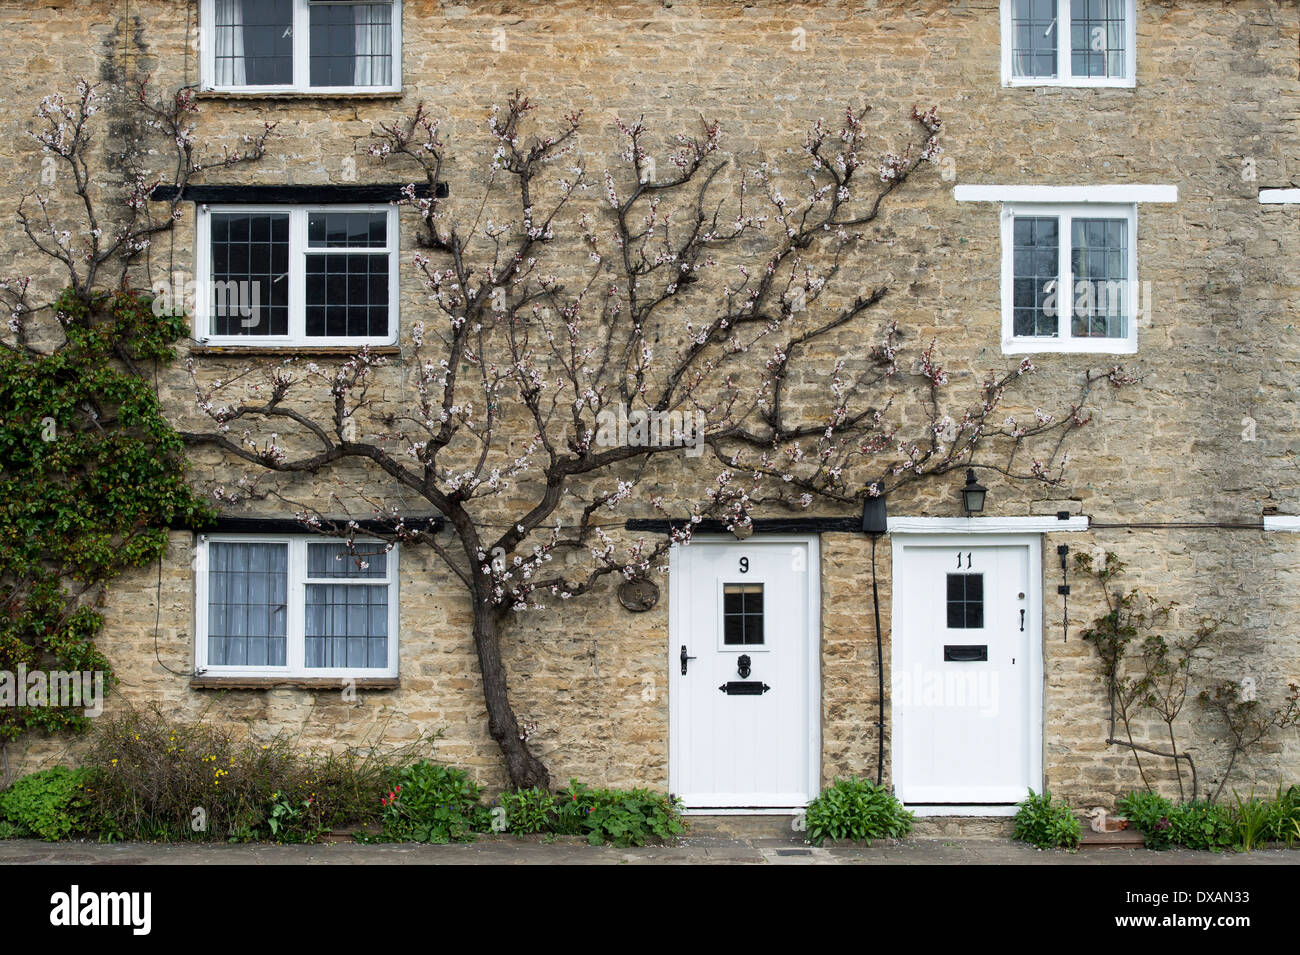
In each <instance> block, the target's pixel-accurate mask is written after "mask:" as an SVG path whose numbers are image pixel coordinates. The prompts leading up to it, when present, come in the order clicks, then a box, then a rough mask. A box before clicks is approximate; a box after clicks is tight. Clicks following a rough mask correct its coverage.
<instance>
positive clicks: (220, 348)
mask: <svg viewBox="0 0 1300 955" xmlns="http://www.w3.org/2000/svg"><path fill="white" fill-rule="evenodd" d="M361 348H362V346H361V345H355V346H353V345H194V346H193V347H191V348H190V354H191V355H202V356H207V357H213V358H217V357H225V358H235V357H239V356H247V355H266V356H271V357H284V356H294V355H303V356H311V355H317V356H325V357H329V356H331V355H345V356H348V357H351V356H353V355H355V354H357V352H359V351H361ZM369 352H370V354H372V355H401V354H402V349H401V347H400V346H398V345H371V346H370V348H369Z"/></svg>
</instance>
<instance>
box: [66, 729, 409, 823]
mask: <svg viewBox="0 0 1300 955" xmlns="http://www.w3.org/2000/svg"><path fill="white" fill-rule="evenodd" d="M423 742H424V741H420V743H423ZM420 743H416V744H411V745H409V746H403V747H400V748H398V749H395V750H393V751H391V752H380V751H379V750H378V749H377V748H371V749H369V750H365V751H361V752H346V753H306V752H300V751H298V749H297V747H295V746H294V745H293V741H292V740H291V739H289V738H288V737H286V736H277V737H275V738H274V739H271V740H269V741H265V742H264V741H261V740H254V739H236V738H234V737H233V736H232V735H231V733H230V732H229V731H227V730H226V729H224V728H222V727H217V726H213V725H210V724H206V723H204V722H202V721H197V722H181V721H176V720H172V719H169V718H168V717H167V716H165V715H163V714H162V713H161V712H160V711H159V710H158V709H157V708H153V709H149V710H143V711H137V712H130V713H127V714H125V715H123V716H121V717H118V718H116V719H112V720H108V721H106V722H104V723H103V724H102V725H101V726H99V727H98V728H97V732H96V734H95V738H94V743H93V746H92V748H91V751H90V754H89V758H88V766H89V769H90V771H91V775H90V779H89V781H88V784H87V789H88V790H90V797H91V801H92V809H93V812H94V816H95V818H96V820H97V823H96V824H97V825H98V826H99V831H100V838H101V839H107V840H113V839H145V840H163V841H207V840H214V839H217V840H226V839H229V840H230V841H232V842H250V841H255V840H259V839H274V840H276V841H280V842H303V841H311V840H314V839H316V838H317V837H318V836H319V834H320V833H321V832H325V831H329V830H331V829H348V828H359V827H364V826H368V825H374V824H378V823H379V821H380V818H381V807H380V805H379V799H378V796H379V794H380V793H382V792H387V791H388V789H389V788H390V785H389V783H390V777H391V775H392V773H393V772H394V771H395V768H396V767H397V766H400V765H403V764H405V763H407V762H409V760H410V758H411V756H412V754H413V753H414V751H415V749H416V747H417V746H420ZM277 806H280V808H279V810H278V814H277V808H276V807H277ZM196 810H198V812H197V813H196ZM272 820H274V823H275V824H274V825H272Z"/></svg>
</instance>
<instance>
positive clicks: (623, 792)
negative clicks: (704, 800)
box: [554, 779, 686, 847]
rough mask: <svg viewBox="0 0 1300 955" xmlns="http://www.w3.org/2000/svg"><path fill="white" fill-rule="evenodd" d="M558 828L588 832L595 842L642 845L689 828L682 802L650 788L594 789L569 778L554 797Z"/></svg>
mask: <svg viewBox="0 0 1300 955" xmlns="http://www.w3.org/2000/svg"><path fill="white" fill-rule="evenodd" d="M554 820H555V821H554V826H555V831H556V832H558V833H561V834H580V835H586V837H587V841H588V842H589V843H591V844H592V845H597V846H598V845H600V844H601V843H603V842H612V843H613V844H614V845H616V846H625V847H626V846H643V845H645V844H646V843H647V842H648V841H649V840H650V839H652V838H653V839H660V840H668V839H672V838H673V837H675V836H677V835H680V834H681V833H682V832H685V831H686V827H685V826H684V825H683V824H682V818H681V802H680V801H679V800H678V799H676V798H675V797H673V796H669V795H667V794H665V793H659V792H654V791H652V790H649V789H591V788H590V787H588V786H586V785H584V784H583V783H580V782H578V781H577V780H574V779H570V780H569V785H568V788H567V789H562V790H560V791H559V793H557V794H556V797H555V811H554Z"/></svg>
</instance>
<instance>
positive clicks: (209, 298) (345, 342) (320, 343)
mask: <svg viewBox="0 0 1300 955" xmlns="http://www.w3.org/2000/svg"><path fill="white" fill-rule="evenodd" d="M232 212H233V213H239V212H249V213H288V214H289V332H288V334H287V335H214V334H213V333H212V324H211V322H212V309H213V308H214V306H215V305H216V296H215V288H214V286H213V281H212V215H213V213H232ZM313 212H368V213H375V212H383V213H385V214H386V215H387V216H388V228H387V239H388V242H387V245H385V246H384V248H382V249H380V248H370V247H365V248H363V247H360V246H358V247H356V248H350V249H337V248H336V249H320V250H317V251H312V252H308V248H307V217H308V215H309V214H310V213H313ZM195 221H196V225H195V228H196V229H197V235H196V241H195V243H194V246H195V263H194V274H195V275H197V276H199V278H200V283H199V287H200V288H201V289H202V290H203V292H204V294H203V296H202V301H196V302H195V307H194V312H195V314H194V337H195V340H197V341H198V342H200V343H201V344H204V345H219V346H221V347H245V348H314V347H330V346H346V347H357V346H360V345H394V344H396V343H397V335H398V327H399V326H398V301H399V299H400V295H399V294H398V275H399V271H398V270H399V265H400V261H401V244H400V241H399V240H400V236H399V235H398V223H399V218H398V208H397V205H396V204H394V203H374V204H369V205H357V204H347V205H345V204H333V203H317V204H306V205H288V204H278V205H262V204H258V205H253V204H230V203H223V204H212V205H208V204H202V205H200V206H199V209H198V215H197V216H196V217H195ZM330 252H334V253H344V252H346V253H357V254H370V255H377V254H380V253H386V254H387V255H388V334H387V335H369V336H360V335H356V336H351V337H348V336H342V335H312V336H309V335H308V334H307V256H308V255H309V254H310V255H322V254H327V253H330Z"/></svg>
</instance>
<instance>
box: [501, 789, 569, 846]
mask: <svg viewBox="0 0 1300 955" xmlns="http://www.w3.org/2000/svg"><path fill="white" fill-rule="evenodd" d="M498 802H499V804H500V806H501V808H502V809H504V810H505V814H506V818H505V822H506V829H507V831H509V832H513V833H515V834H516V835H521V836H522V835H528V834H530V833H534V832H547V831H549V830H550V828H551V817H552V815H553V813H554V812H555V797H554V796H553V795H551V794H550V793H549V792H547V791H546V790H545V789H539V788H537V787H536V786H534V787H532V788H531V789H513V790H507V791H506V792H503V793H502V794H501V796H500V797H499V799H498Z"/></svg>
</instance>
